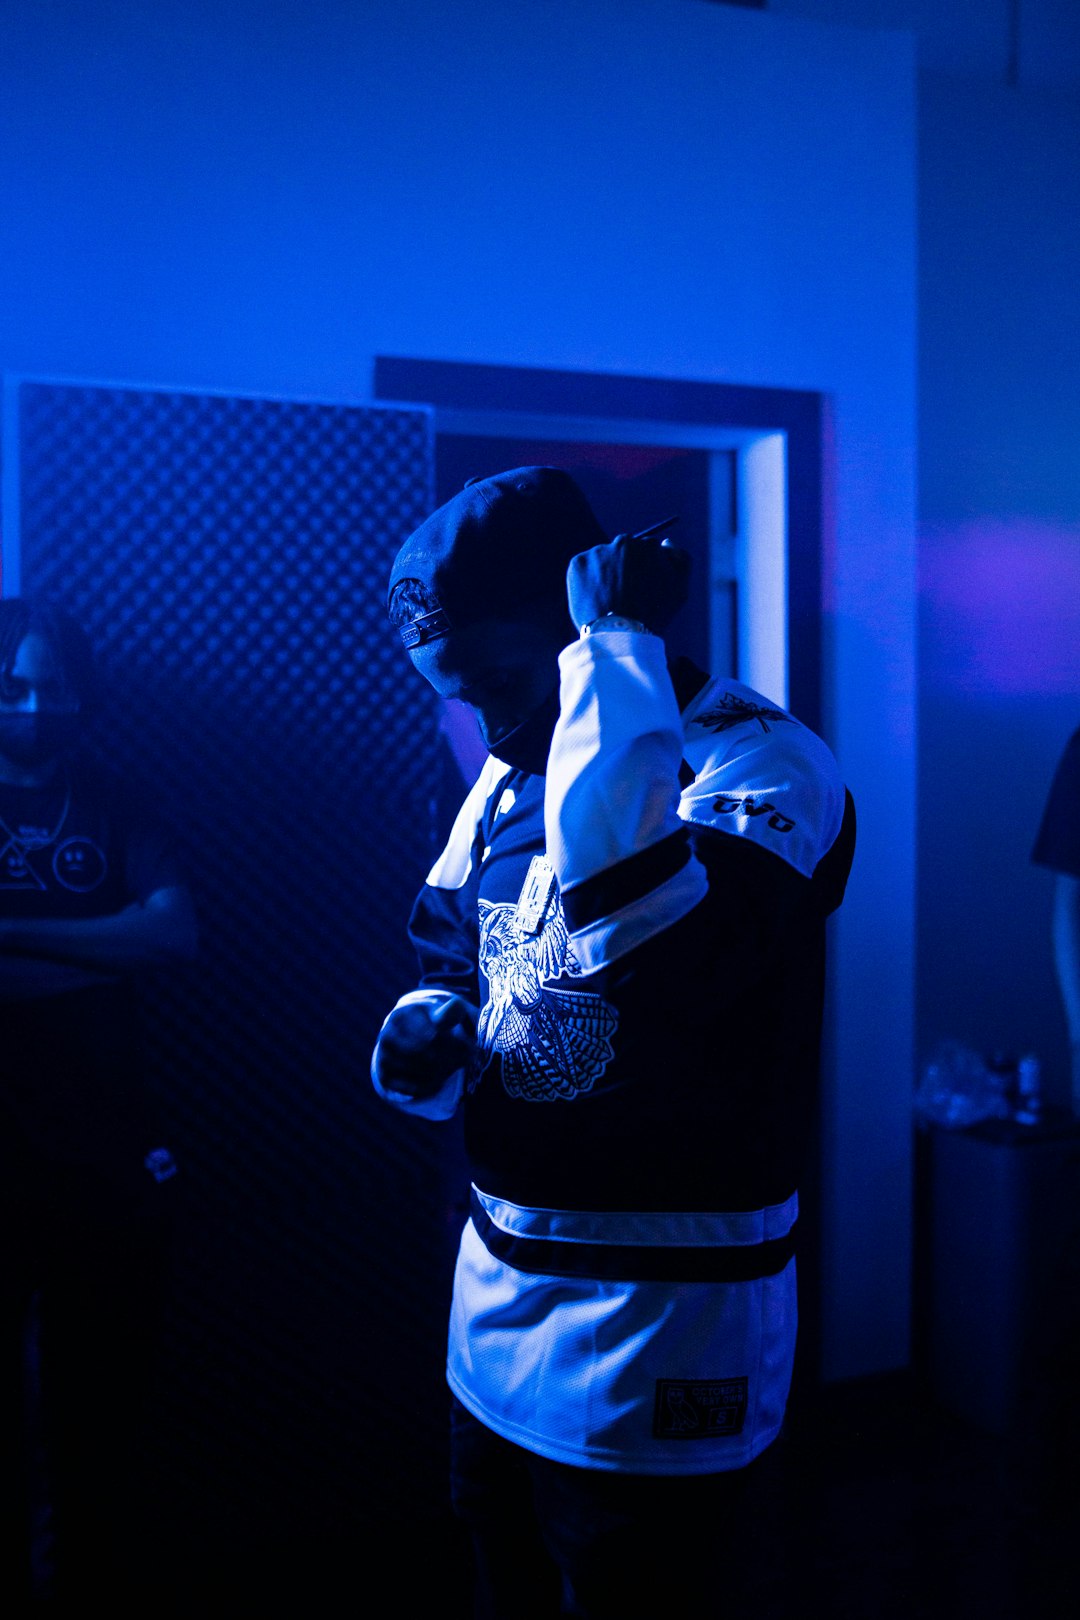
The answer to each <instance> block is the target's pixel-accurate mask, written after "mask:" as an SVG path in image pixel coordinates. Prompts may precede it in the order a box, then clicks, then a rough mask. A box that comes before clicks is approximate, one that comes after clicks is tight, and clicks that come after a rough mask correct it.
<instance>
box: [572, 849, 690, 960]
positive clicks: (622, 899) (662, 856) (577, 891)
mask: <svg viewBox="0 0 1080 1620" xmlns="http://www.w3.org/2000/svg"><path fill="white" fill-rule="evenodd" d="M689 859H690V837H689V830H688V829H687V828H686V827H680V828H679V829H678V831H677V832H673V833H670V834H669V835H668V837H667V838H661V839H660V841H659V843H656V844H650V845H649V847H648V849H642V850H639V851H638V853H637V854H636V855H628V856H627V857H626V859H625V860H624V861H616V863H615V865H614V866H608V867H605V868H604V870H603V871H602V872H597V874H596V876H595V877H591V878H585V880H584V881H583V882H581V883H575V884H574V886H573V888H572V889H564V890H563V895H562V902H563V911H564V912H565V914H566V923H567V927H568V928H569V929H570V932H571V933H572V934H576V933H577V932H578V931H579V929H582V928H588V927H589V926H590V925H591V924H592V923H595V922H599V921H600V919H601V917H612V916H614V914H615V913H616V912H617V911H622V909H623V907H624V906H628V905H631V904H632V903H633V901H635V900H640V899H642V897H643V896H644V895H647V894H651V893H652V892H653V890H654V889H659V888H660V887H661V885H662V884H664V883H666V882H667V881H668V879H669V878H673V877H674V876H675V874H676V872H681V871H682V869H683V867H684V866H685V865H686V863H687V861H688V860H689Z"/></svg>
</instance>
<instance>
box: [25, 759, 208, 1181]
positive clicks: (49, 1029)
mask: <svg viewBox="0 0 1080 1620" xmlns="http://www.w3.org/2000/svg"><path fill="white" fill-rule="evenodd" d="M182 881H183V879H182V876H181V872H180V868H179V865H178V862H177V858H176V855H175V852H174V850H173V848H172V845H171V840H170V838H169V835H168V834H167V833H166V831H165V830H164V829H163V828H162V826H161V825H160V824H159V823H158V822H157V820H156V819H155V817H154V815H153V814H152V812H150V811H149V810H147V809H146V807H145V806H142V805H140V804H139V803H137V802H136V801H135V800H134V799H133V797H132V795H131V793H130V791H129V790H128V789H127V788H126V786H125V785H124V784H122V783H121V782H120V781H119V780H118V779H117V778H115V777H114V776H112V775H111V773H108V772H106V771H105V770H103V769H102V768H100V767H98V766H97V765H94V764H91V763H88V762H80V763H79V764H76V765H73V766H72V767H71V768H70V770H65V771H62V772H58V773H57V776H56V777H55V779H54V780H53V781H52V782H51V783H49V784H48V785H46V786H45V787H43V788H25V787H15V786H13V785H11V784H9V783H0V916H3V917H10V918H43V919H44V918H72V919H77V918H93V917H101V916H106V915H109V914H111V913H114V912H118V911H121V910H123V908H124V907H125V906H127V905H130V904H131V903H132V902H135V901H140V902H141V901H145V900H146V899H147V898H148V897H149V896H150V895H151V894H152V893H154V891H155V890H157V889H161V888H166V887H169V886H171V885H174V884H177V883H181V882H182ZM2 968H3V963H2V962H0V998H2V999H0V1018H2V1020H3V1024H4V1030H5V1043H4V1044H5V1048H6V1050H5V1060H4V1063H3V1065H2V1066H0V1138H2V1139H3V1142H4V1144H5V1146H6V1150H7V1151H8V1152H9V1153H10V1152H17V1151H18V1148H19V1143H20V1142H21V1143H24V1144H26V1145H28V1146H29V1147H31V1148H32V1149H33V1150H35V1151H38V1152H44V1153H46V1154H49V1155H55V1156H58V1157H60V1158H62V1159H70V1160H78V1161H82V1162H91V1163H100V1164H102V1165H105V1164H107V1163H110V1162H113V1161H115V1160H116V1159H117V1158H125V1159H127V1158H130V1157H131V1155H132V1154H133V1153H134V1152H135V1151H136V1150H137V1149H138V1148H139V1147H140V1145H141V1148H142V1151H143V1152H145V1150H146V1147H147V1146H149V1145H150V1143H149V1140H148V1138H149V1136H150V1134H151V1133H152V1126H151V1122H150V1117H149V1108H148V1103H147V1098H146V1096H145V1091H144V1087H143V1084H142V1077H141V1072H140V1064H139V1052H138V1028H137V1018H138V1012H137V1007H136V1004H135V997H134V992H133V988H132V986H131V983H130V981H128V980H125V979H120V978H116V979H105V978H103V980H102V982H101V983H100V984H94V985H90V986H88V987H85V988H80V989H77V990H70V991H63V992H61V993H59V994H56V995H45V996H27V997H24V998H19V997H18V996H16V997H15V998H12V997H11V996H10V995H8V996H4V994H3V983H4V981H3V975H2Z"/></svg>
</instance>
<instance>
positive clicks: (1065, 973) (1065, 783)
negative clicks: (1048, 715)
mask: <svg viewBox="0 0 1080 1620" xmlns="http://www.w3.org/2000/svg"><path fill="white" fill-rule="evenodd" d="M1031 858H1032V860H1033V861H1034V862H1035V863H1036V864H1037V865H1039V866H1046V867H1049V868H1050V870H1051V871H1052V872H1053V873H1054V874H1055V877H1054V907H1053V924H1052V941H1053V951H1054V969H1055V972H1056V974H1057V981H1058V986H1059V988H1060V991H1061V1002H1062V1006H1063V1008H1064V1011H1065V1024H1066V1027H1067V1029H1068V1032H1069V1045H1070V1049H1071V1065H1072V1083H1071V1094H1072V1110H1073V1113H1074V1114H1075V1115H1076V1116H1077V1117H1078V1118H1080V729H1078V730H1076V731H1074V732H1073V734H1072V736H1071V737H1070V739H1069V741H1068V742H1067V743H1066V745H1065V751H1064V753H1063V754H1062V756H1061V758H1060V760H1059V761H1058V766H1057V770H1056V771H1055V773H1054V779H1053V782H1052V783H1051V785H1050V793H1049V795H1048V797H1047V801H1046V806H1045V808H1044V810H1043V817H1042V823H1041V825H1040V827H1039V831H1038V834H1037V836H1036V839H1035V847H1034V849H1033V851H1032V856H1031Z"/></svg>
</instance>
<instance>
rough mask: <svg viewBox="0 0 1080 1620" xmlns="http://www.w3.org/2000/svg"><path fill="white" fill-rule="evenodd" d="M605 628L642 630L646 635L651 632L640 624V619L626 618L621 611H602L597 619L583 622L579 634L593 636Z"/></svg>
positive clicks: (645, 625) (646, 626) (605, 629)
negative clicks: (586, 622) (587, 622)
mask: <svg viewBox="0 0 1080 1620" xmlns="http://www.w3.org/2000/svg"><path fill="white" fill-rule="evenodd" d="M607 630H644V632H645V634H646V635H650V634H651V632H650V630H649V627H648V625H647V624H642V622H641V620H640V619H628V618H626V616H625V615H624V614H622V613H602V614H601V615H600V617H599V618H598V619H593V620H591V622H590V623H589V624H583V625H582V627H581V634H582V635H583V636H595V635H599V634H603V632H604V631H607Z"/></svg>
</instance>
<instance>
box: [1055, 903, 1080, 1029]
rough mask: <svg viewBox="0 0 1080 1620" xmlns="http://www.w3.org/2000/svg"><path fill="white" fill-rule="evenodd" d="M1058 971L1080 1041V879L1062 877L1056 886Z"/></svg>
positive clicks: (1067, 1010) (1071, 1023) (1069, 1018)
mask: <svg viewBox="0 0 1080 1620" xmlns="http://www.w3.org/2000/svg"><path fill="white" fill-rule="evenodd" d="M1053 941H1054V968H1055V970H1056V972H1057V980H1058V985H1059V986H1060V988H1061V999H1062V1002H1063V1004H1064V1007H1065V1021H1066V1023H1067V1024H1068V1027H1069V1039H1070V1040H1071V1041H1072V1042H1073V1044H1074V1045H1075V1043H1076V1042H1077V1041H1080V878H1074V877H1067V876H1065V875H1064V874H1059V876H1058V878H1057V881H1056V883H1055V885H1054V922H1053Z"/></svg>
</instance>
